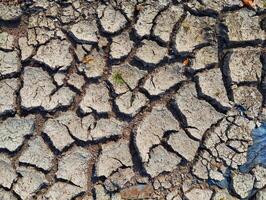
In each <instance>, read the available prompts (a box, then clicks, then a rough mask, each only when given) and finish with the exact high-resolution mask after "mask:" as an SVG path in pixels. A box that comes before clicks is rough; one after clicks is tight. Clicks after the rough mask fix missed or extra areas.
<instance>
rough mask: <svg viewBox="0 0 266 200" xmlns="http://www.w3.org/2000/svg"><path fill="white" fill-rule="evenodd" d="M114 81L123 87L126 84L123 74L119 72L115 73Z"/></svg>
mask: <svg viewBox="0 0 266 200" xmlns="http://www.w3.org/2000/svg"><path fill="white" fill-rule="evenodd" d="M113 81H114V83H115V84H117V85H123V84H124V83H125V81H124V79H123V77H122V74H121V73H119V72H115V73H114V75H113Z"/></svg>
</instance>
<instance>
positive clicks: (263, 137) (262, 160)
mask: <svg viewBox="0 0 266 200" xmlns="http://www.w3.org/2000/svg"><path fill="white" fill-rule="evenodd" d="M252 139H253V144H252V145H251V146H250V147H249V149H248V154H247V162H246V163H245V164H244V165H242V166H241V167H240V171H241V172H244V173H246V172H249V171H250V170H251V169H252V168H253V167H255V165H261V166H263V167H266V122H264V123H263V124H262V125H261V126H260V127H258V128H255V129H254V130H253V131H252Z"/></svg>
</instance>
